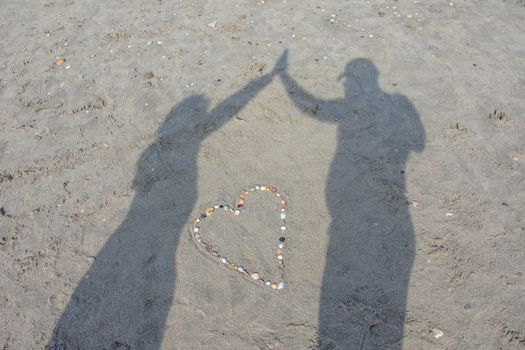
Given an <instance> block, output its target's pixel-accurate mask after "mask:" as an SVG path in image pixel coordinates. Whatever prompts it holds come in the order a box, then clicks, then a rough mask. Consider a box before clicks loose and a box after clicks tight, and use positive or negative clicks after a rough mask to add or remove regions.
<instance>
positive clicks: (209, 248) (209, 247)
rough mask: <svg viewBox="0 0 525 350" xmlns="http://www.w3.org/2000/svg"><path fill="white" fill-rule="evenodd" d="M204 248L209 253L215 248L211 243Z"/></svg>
mask: <svg viewBox="0 0 525 350" xmlns="http://www.w3.org/2000/svg"><path fill="white" fill-rule="evenodd" d="M204 248H206V250H207V251H208V252H210V251H211V249H212V248H213V246H212V245H211V244H209V243H206V245H205V246H204Z"/></svg>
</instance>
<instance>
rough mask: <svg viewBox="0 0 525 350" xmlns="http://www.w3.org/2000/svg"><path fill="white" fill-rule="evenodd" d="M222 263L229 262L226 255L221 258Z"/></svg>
mask: <svg viewBox="0 0 525 350" xmlns="http://www.w3.org/2000/svg"><path fill="white" fill-rule="evenodd" d="M221 263H223V264H227V263H228V259H227V258H225V257H224V256H223V257H222V258H221Z"/></svg>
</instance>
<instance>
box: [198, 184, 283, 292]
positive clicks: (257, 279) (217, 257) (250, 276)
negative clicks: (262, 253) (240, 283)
mask: <svg viewBox="0 0 525 350" xmlns="http://www.w3.org/2000/svg"><path fill="white" fill-rule="evenodd" d="M256 191H261V192H267V193H270V194H272V195H274V196H275V197H278V198H279V200H280V202H279V205H280V207H279V216H280V218H281V226H280V231H281V233H282V234H284V232H285V231H286V230H287V226H286V215H287V203H286V199H285V198H284V196H283V194H282V193H279V191H278V189H277V187H275V186H272V185H254V186H252V187H249V188H247V189H244V190H243V192H242V193H241V194H240V195H239V197H238V199H237V205H236V206H231V205H229V204H218V205H214V206H212V207H208V208H206V209H205V210H204V212H202V213H201V214H200V216H199V217H198V218H196V219H195V220H194V221H193V225H192V227H191V230H190V236H191V239H192V241H193V242H194V243H195V246H196V247H197V249H198V250H199V251H200V252H201V253H203V254H204V255H206V256H208V257H209V258H211V259H212V260H214V261H216V262H217V263H219V264H221V265H224V266H226V267H227V268H228V269H230V270H232V271H236V272H238V273H240V274H241V275H242V276H243V277H244V278H245V279H247V280H249V281H250V282H252V283H255V284H257V285H259V286H266V287H270V288H271V289H272V290H281V289H283V288H284V247H285V243H284V242H285V240H286V238H285V237H284V235H281V236H280V238H279V243H278V244H277V250H276V257H277V262H278V268H279V272H280V281H278V282H277V281H271V280H269V279H264V278H262V277H261V276H260V274H259V273H258V272H256V271H253V272H250V271H248V269H246V268H245V267H244V266H243V265H240V264H236V263H234V262H231V261H230V260H229V259H228V258H227V257H226V256H223V255H222V254H220V253H219V252H218V251H217V250H215V249H214V248H213V246H212V245H211V244H210V243H208V242H206V241H205V240H204V238H203V236H202V233H201V228H200V225H201V224H202V223H203V221H204V220H205V219H206V218H208V217H210V216H211V215H213V213H214V212H215V211H216V210H221V209H222V210H225V211H229V212H231V213H232V214H233V215H236V216H239V215H242V214H244V213H245V212H246V208H245V204H246V198H247V197H248V196H249V195H250V194H251V193H254V192H256Z"/></svg>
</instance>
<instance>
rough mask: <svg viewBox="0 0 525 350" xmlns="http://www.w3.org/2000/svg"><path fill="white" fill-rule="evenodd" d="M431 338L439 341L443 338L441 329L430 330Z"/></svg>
mask: <svg viewBox="0 0 525 350" xmlns="http://www.w3.org/2000/svg"><path fill="white" fill-rule="evenodd" d="M432 333H433V337H434V338H435V339H439V338H441V337H442V336H443V331H442V330H441V329H437V328H434V329H432Z"/></svg>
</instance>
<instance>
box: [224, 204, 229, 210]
mask: <svg viewBox="0 0 525 350" xmlns="http://www.w3.org/2000/svg"><path fill="white" fill-rule="evenodd" d="M222 207H223V208H224V210H230V206H229V205H228V204H225V205H223V206H222Z"/></svg>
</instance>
